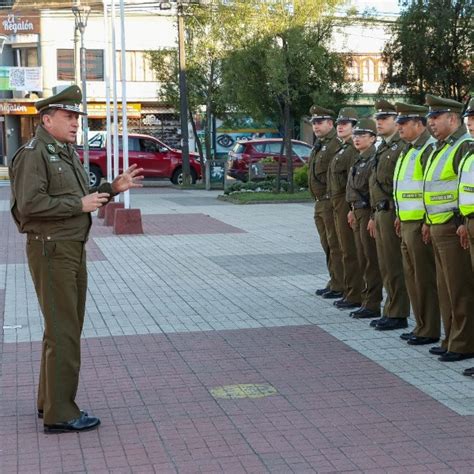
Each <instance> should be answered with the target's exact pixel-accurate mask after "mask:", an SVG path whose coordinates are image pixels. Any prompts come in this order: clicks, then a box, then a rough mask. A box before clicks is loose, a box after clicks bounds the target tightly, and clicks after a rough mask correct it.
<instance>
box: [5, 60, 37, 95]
mask: <svg viewBox="0 0 474 474" xmlns="http://www.w3.org/2000/svg"><path fill="white" fill-rule="evenodd" d="M41 90H43V86H42V80H41V67H9V66H0V91H41Z"/></svg>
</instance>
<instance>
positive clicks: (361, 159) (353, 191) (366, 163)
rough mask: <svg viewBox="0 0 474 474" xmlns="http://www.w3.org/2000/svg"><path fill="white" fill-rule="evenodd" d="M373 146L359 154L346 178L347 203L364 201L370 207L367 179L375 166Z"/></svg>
mask: <svg viewBox="0 0 474 474" xmlns="http://www.w3.org/2000/svg"><path fill="white" fill-rule="evenodd" d="M375 152H376V150H375V146H374V145H372V146H371V147H370V148H368V149H367V150H365V151H364V152H363V153H360V154H359V156H358V157H357V158H356V160H355V162H354V163H353V165H352V166H351V169H350V171H349V176H348V177H347V187H346V201H347V202H348V203H354V202H360V201H364V202H366V203H367V207H369V205H370V197H369V177H370V175H371V174H372V170H373V168H374V166H375Z"/></svg>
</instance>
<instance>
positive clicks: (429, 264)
mask: <svg viewBox="0 0 474 474" xmlns="http://www.w3.org/2000/svg"><path fill="white" fill-rule="evenodd" d="M422 225H423V221H410V222H402V223H401V235H402V247H401V249H402V257H403V270H404V274H405V282H406V287H407V291H408V296H409V297H410V303H411V307H412V308H413V314H414V316H415V321H416V326H415V329H414V330H413V333H414V334H415V335H416V336H419V337H431V338H439V336H440V331H441V316H440V306H439V302H438V289H437V283H436V265H435V258H434V253H433V246H432V245H431V244H428V245H426V244H425V243H424V242H423V239H422V237H421V227H422Z"/></svg>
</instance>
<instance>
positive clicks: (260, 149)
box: [252, 143, 268, 153]
mask: <svg viewBox="0 0 474 474" xmlns="http://www.w3.org/2000/svg"><path fill="white" fill-rule="evenodd" d="M265 145H266V144H265V143H254V144H252V148H253V149H254V150H255V151H256V152H257V153H264V152H265ZM267 151H268V148H267Z"/></svg>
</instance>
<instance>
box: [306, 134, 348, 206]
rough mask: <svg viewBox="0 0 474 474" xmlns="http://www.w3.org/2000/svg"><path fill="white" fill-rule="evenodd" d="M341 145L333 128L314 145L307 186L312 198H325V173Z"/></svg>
mask: <svg viewBox="0 0 474 474" xmlns="http://www.w3.org/2000/svg"><path fill="white" fill-rule="evenodd" d="M340 147H341V142H340V140H339V139H338V138H337V135H336V130H335V129H334V128H333V129H332V130H331V131H330V132H329V133H328V134H327V135H326V136H324V137H322V138H321V139H320V140H318V142H317V143H316V145H315V146H314V148H313V150H312V152H311V155H310V157H309V163H308V187H309V190H310V191H311V194H312V195H313V197H314V199H316V200H320V199H327V198H328V197H329V195H328V189H327V173H328V168H329V164H330V162H331V159H332V158H333V157H334V155H335V154H336V153H337V151H338V150H339V148H340Z"/></svg>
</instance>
